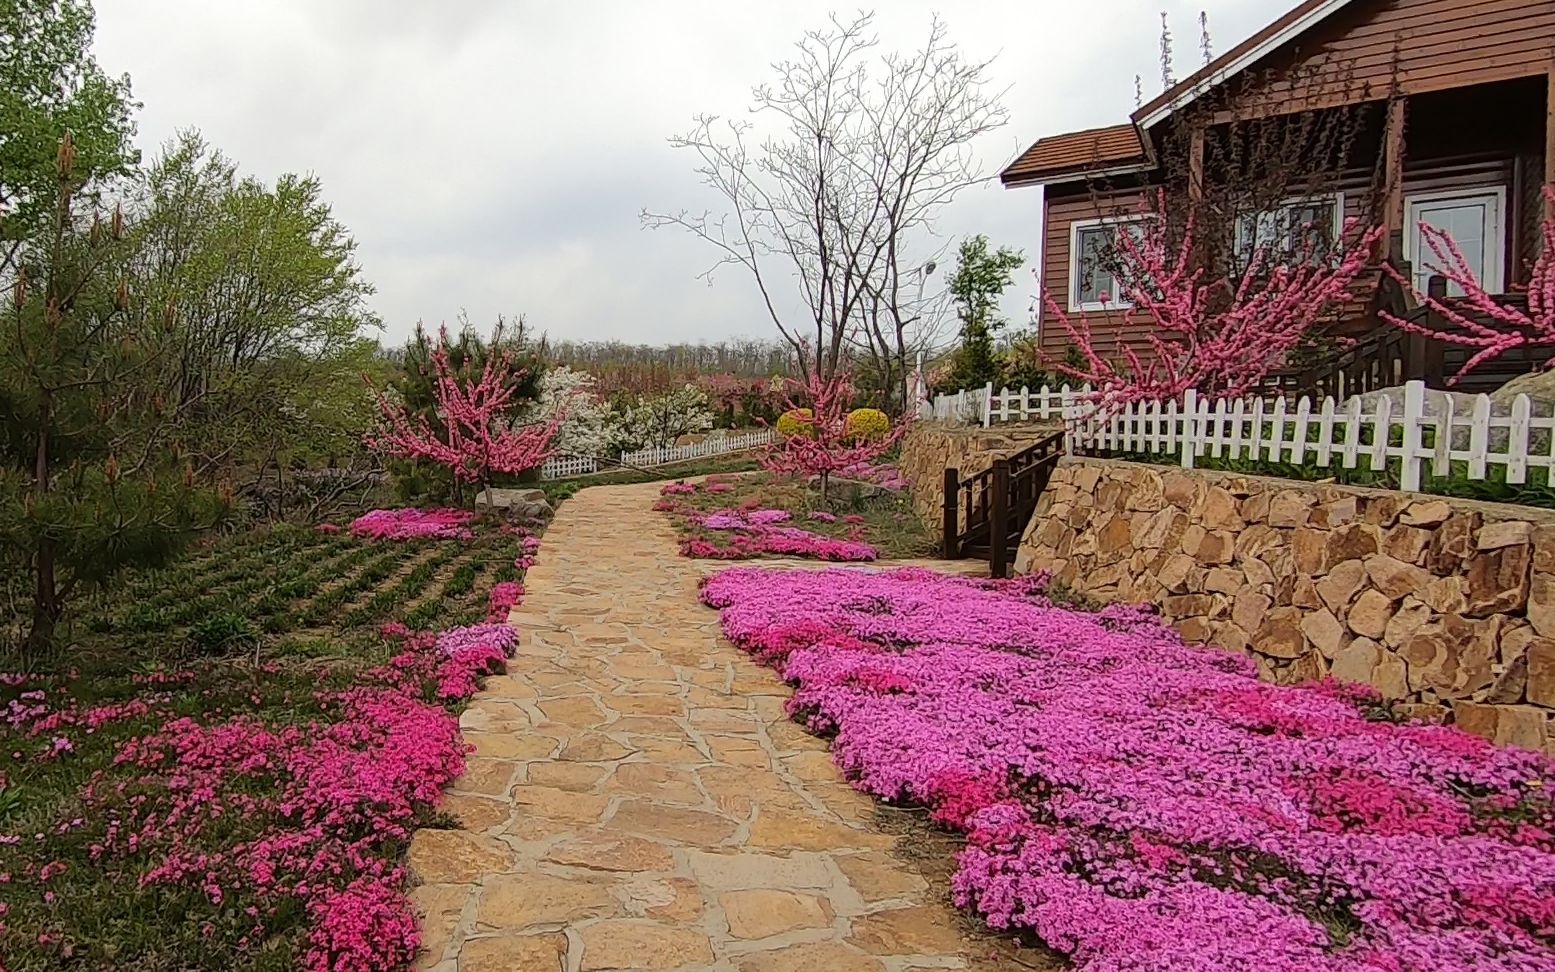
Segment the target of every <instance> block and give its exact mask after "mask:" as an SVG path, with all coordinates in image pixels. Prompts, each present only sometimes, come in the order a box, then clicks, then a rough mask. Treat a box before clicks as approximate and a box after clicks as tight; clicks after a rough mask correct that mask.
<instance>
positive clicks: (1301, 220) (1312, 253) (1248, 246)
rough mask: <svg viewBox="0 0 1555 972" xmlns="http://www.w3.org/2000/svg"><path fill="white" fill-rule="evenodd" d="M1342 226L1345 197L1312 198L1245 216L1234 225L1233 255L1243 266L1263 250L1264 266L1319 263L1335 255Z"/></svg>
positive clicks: (1291, 201) (1334, 194) (1293, 201)
mask: <svg viewBox="0 0 1555 972" xmlns="http://www.w3.org/2000/svg"><path fill="white" fill-rule="evenodd" d="M1343 226H1344V194H1343V193H1338V192H1336V193H1333V194H1332V195H1322V196H1312V197H1309V198H1305V199H1294V200H1290V201H1289V202H1285V203H1282V204H1281V205H1279V206H1276V207H1274V208H1273V209H1267V210H1265V211H1263V212H1261V213H1244V214H1243V215H1242V216H1241V217H1240V218H1239V219H1238V220H1237V224H1236V252H1237V257H1238V259H1239V260H1240V261H1241V264H1242V266H1244V267H1245V266H1248V265H1249V264H1251V263H1252V260H1253V254H1254V253H1255V252H1256V251H1257V250H1258V249H1259V248H1260V247H1262V248H1263V250H1264V266H1265V267H1268V266H1270V265H1271V264H1282V263H1287V264H1288V263H1293V262H1296V261H1298V260H1321V259H1323V258H1324V257H1326V256H1328V255H1329V254H1330V253H1332V252H1333V251H1334V246H1335V244H1337V243H1338V242H1339V237H1340V234H1341V233H1342V232H1343Z"/></svg>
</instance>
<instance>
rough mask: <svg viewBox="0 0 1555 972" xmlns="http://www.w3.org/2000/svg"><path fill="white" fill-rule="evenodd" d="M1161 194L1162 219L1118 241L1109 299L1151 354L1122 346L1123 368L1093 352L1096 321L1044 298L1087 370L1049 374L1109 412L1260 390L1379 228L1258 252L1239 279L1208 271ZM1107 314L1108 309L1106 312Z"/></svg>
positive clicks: (1350, 274) (1344, 288) (1190, 222)
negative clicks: (1326, 246) (1306, 248)
mask: <svg viewBox="0 0 1555 972" xmlns="http://www.w3.org/2000/svg"><path fill="white" fill-rule="evenodd" d="M1165 211H1166V210H1165V199H1164V196H1161V197H1158V199H1157V204H1156V212H1155V214H1154V215H1152V216H1150V217H1148V218H1147V219H1145V220H1143V221H1142V222H1140V223H1138V224H1131V225H1137V226H1138V227H1139V231H1138V232H1137V233H1136V232H1133V231H1124V232H1119V233H1118V234H1117V239H1116V242H1115V246H1114V250H1115V253H1114V254H1113V255H1112V257H1113V260H1114V261H1115V263H1116V268H1115V276H1116V277H1117V279H1118V282H1119V293H1117V294H1113V295H1107V296H1106V298H1105V300H1104V302H1105V303H1108V304H1110V305H1114V306H1116V308H1117V311H1118V313H1121V314H1123V315H1125V316H1126V318H1128V319H1129V320H1131V321H1138V322H1143V323H1145V325H1146V331H1145V341H1146V343H1147V347H1146V348H1136V347H1133V346H1128V345H1125V346H1123V347H1121V348H1120V349H1119V353H1120V354H1121V361H1120V360H1116V359H1113V358H1109V357H1107V356H1105V355H1104V354H1103V353H1102V351H1101V350H1099V349H1098V348H1097V346H1096V341H1095V339H1094V335H1093V334H1092V331H1091V326H1092V325H1091V321H1090V319H1088V318H1085V317H1081V318H1080V319H1079V320H1072V319H1071V318H1070V317H1069V315H1068V314H1067V313H1066V312H1065V310H1064V307H1063V306H1062V305H1061V304H1060V303H1059V302H1058V301H1057V300H1055V299H1054V297H1053V294H1052V293H1051V292H1048V291H1045V292H1044V294H1043V300H1044V307H1045V308H1046V311H1047V315H1048V318H1049V319H1050V320H1052V321H1054V322H1056V323H1057V325H1058V326H1059V327H1060V328H1062V329H1063V330H1064V332H1065V333H1066V334H1067V335H1068V336H1069V339H1070V340H1071V341H1072V342H1073V343H1074V345H1075V347H1076V348H1077V349H1078V350H1079V353H1080V357H1081V358H1082V359H1083V362H1084V363H1083V364H1082V365H1078V366H1077V365H1074V364H1070V363H1067V362H1063V361H1054V362H1052V364H1053V367H1055V368H1056V369H1057V370H1059V371H1061V372H1062V373H1064V374H1066V375H1068V376H1070V377H1071V378H1075V379H1078V380H1079V381H1082V382H1087V383H1089V384H1090V386H1091V388H1092V389H1093V394H1094V397H1095V398H1096V400H1097V401H1098V402H1099V403H1101V404H1102V406H1103V407H1104V408H1118V407H1122V406H1124V405H1128V404H1130V403H1132V402H1139V401H1153V400H1169V399H1173V398H1176V397H1177V396H1179V395H1181V394H1182V393H1183V392H1185V391H1187V390H1188V389H1190V388H1192V389H1196V390H1198V391H1199V392H1201V393H1208V394H1215V395H1223V396H1228V397H1234V396H1238V395H1244V394H1246V393H1248V392H1250V391H1252V390H1254V389H1255V388H1257V387H1258V386H1259V385H1260V384H1262V382H1263V381H1264V379H1265V378H1267V377H1268V376H1269V375H1270V374H1271V373H1272V372H1274V371H1275V370H1277V369H1279V368H1280V367H1282V366H1283V365H1284V364H1285V362H1286V359H1287V357H1288V355H1289V354H1290V352H1291V351H1292V350H1294V349H1295V348H1296V346H1297V345H1298V344H1300V343H1301V340H1302V339H1303V338H1304V337H1306V336H1307V335H1308V334H1310V333H1312V332H1313V331H1314V329H1315V328H1316V327H1317V326H1318V325H1319V324H1320V323H1321V322H1322V320H1323V318H1324V316H1325V315H1326V314H1327V312H1328V311H1329V310H1330V308H1331V307H1332V306H1333V305H1334V304H1335V303H1337V302H1339V301H1342V300H1343V299H1345V297H1346V296H1347V294H1348V292H1349V289H1350V286H1351V285H1352V284H1353V283H1354V281H1355V279H1356V277H1358V276H1359V275H1360V274H1361V272H1362V271H1363V270H1365V269H1366V268H1367V266H1368V265H1369V264H1370V263H1371V259H1372V253H1373V250H1374V249H1375V247H1376V244H1377V242H1378V241H1379V240H1380V239H1381V237H1382V229H1381V227H1376V228H1373V229H1372V230H1370V231H1369V232H1366V233H1361V232H1359V229H1358V227H1357V226H1356V225H1355V224H1354V223H1353V222H1352V223H1350V224H1347V226H1346V229H1345V233H1344V234H1343V242H1342V243H1338V244H1336V245H1337V246H1338V249H1337V252H1333V253H1331V254H1329V255H1327V256H1324V255H1320V254H1318V253H1316V252H1301V253H1298V254H1296V255H1295V258H1294V259H1291V260H1289V261H1288V262H1279V261H1276V260H1275V259H1274V257H1273V255H1272V254H1271V252H1270V251H1269V249H1268V248H1267V247H1259V248H1257V249H1256V250H1255V251H1254V252H1253V254H1252V256H1251V258H1250V260H1249V262H1248V267H1247V269H1246V271H1245V272H1243V273H1242V275H1241V279H1240V280H1239V281H1238V280H1235V279H1233V278H1232V277H1230V276H1224V275H1217V274H1214V273H1211V272H1210V271H1209V270H1208V269H1207V268H1206V267H1205V266H1204V262H1203V261H1202V260H1200V259H1198V256H1197V254H1196V252H1195V246H1196V240H1195V226H1194V222H1195V220H1194V217H1193V215H1192V214H1191V212H1190V214H1189V216H1188V219H1187V222H1186V225H1185V226H1184V228H1183V232H1182V234H1181V237H1180V238H1176V239H1174V238H1173V235H1172V233H1171V230H1170V228H1169V226H1168V220H1167V219H1166V218H1165ZM1110 309H1111V307H1109V310H1110Z"/></svg>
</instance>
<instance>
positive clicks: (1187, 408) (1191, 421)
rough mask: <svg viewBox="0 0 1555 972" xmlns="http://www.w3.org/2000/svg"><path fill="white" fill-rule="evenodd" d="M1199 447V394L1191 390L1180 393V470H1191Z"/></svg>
mask: <svg viewBox="0 0 1555 972" xmlns="http://www.w3.org/2000/svg"><path fill="white" fill-rule="evenodd" d="M1198 447H1199V393H1198V392H1197V391H1195V390H1193V389H1192V388H1190V389H1188V390H1187V391H1185V392H1183V393H1182V468H1184V469H1192V468H1193V460H1194V458H1195V455H1194V453H1196V452H1197V451H1198Z"/></svg>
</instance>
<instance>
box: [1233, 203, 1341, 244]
mask: <svg viewBox="0 0 1555 972" xmlns="http://www.w3.org/2000/svg"><path fill="white" fill-rule="evenodd" d="M1319 199H1329V200H1332V201H1333V204H1334V227H1333V230H1334V235H1333V239H1334V242H1335V243H1338V242H1339V241H1340V239H1341V238H1342V237H1343V235H1344V193H1343V192H1317V193H1313V194H1312V195H1310V196H1290V197H1287V198H1285V199H1281V200H1280V201H1279V203H1278V204H1277V205H1276V206H1274V207H1273V208H1272V209H1265V210H1262V211H1260V212H1256V213H1241V214H1238V216H1237V219H1236V241H1235V242H1236V254H1237V257H1238V259H1240V258H1241V257H1242V256H1243V254H1248V253H1250V252H1251V250H1250V248H1249V247H1248V245H1247V243H1248V240H1247V218H1248V217H1251V218H1252V219H1253V220H1255V221H1256V220H1257V219H1258V217H1260V216H1263V215H1265V214H1268V213H1273V212H1277V211H1279V210H1281V209H1294V208H1296V207H1297V206H1304V205H1307V204H1308V203H1311V202H1313V201H1315V200H1319Z"/></svg>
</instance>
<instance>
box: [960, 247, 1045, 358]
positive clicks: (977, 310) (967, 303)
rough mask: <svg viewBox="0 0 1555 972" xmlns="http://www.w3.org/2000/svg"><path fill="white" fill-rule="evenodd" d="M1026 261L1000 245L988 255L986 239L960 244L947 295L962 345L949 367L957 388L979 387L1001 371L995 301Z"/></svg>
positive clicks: (999, 325) (999, 319) (1000, 323)
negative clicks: (996, 338)
mask: <svg viewBox="0 0 1555 972" xmlns="http://www.w3.org/2000/svg"><path fill="white" fill-rule="evenodd" d="M1025 262H1026V258H1025V257H1024V256H1023V255H1022V254H1021V252H1020V251H1019V250H1011V249H1009V248H1007V247H1000V248H999V249H998V250H995V251H994V252H992V253H990V252H989V251H988V237H986V236H974V237H970V238H968V239H965V240H963V241H962V242H961V249H960V252H959V254H958V259H957V262H956V272H955V273H954V274H953V275H951V278H950V297H951V300H952V301H953V302H954V304H955V308H956V317H957V318H958V319H959V320H960V322H961V346H960V347H959V348H957V349H956V356H955V359H954V361H953V363H952V364H951V381H952V383H954V384H955V386H956V387H957V388H980V387H982V386H983V385H985V384H987V383H988V382H991V381H997V380H998V378H999V374H1000V372H1001V370H1002V368H1001V366H1000V361H999V357H998V353H997V351H996V349H995V346H994V337H995V335H996V334H997V332H998V331H999V330H1000V329H1001V328H1003V327H1004V325H1005V324H1006V323H1007V322H1006V321H1005V319H1004V318H1003V317H1002V316H1000V314H999V299H1000V298H1001V297H1002V296H1003V295H1004V291H1005V288H1007V287H1009V286H1010V284H1012V283H1014V282H1015V281H1014V278H1013V277H1012V276H1011V274H1012V273H1013V272H1014V271H1016V270H1018V269H1020V266H1021V264H1023V263H1025Z"/></svg>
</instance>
